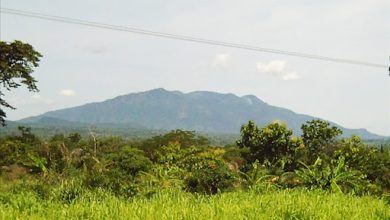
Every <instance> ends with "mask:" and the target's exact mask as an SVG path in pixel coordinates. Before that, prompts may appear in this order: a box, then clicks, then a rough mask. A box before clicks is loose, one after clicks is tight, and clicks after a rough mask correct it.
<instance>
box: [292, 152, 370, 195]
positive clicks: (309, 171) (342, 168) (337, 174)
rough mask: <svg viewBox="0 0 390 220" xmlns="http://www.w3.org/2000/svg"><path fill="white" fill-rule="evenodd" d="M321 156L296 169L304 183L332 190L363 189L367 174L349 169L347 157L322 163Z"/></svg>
mask: <svg viewBox="0 0 390 220" xmlns="http://www.w3.org/2000/svg"><path fill="white" fill-rule="evenodd" d="M321 163H322V161H321V159H320V158H318V159H317V160H316V162H315V163H314V164H313V165H311V166H308V165H305V164H304V163H302V165H303V167H304V168H302V169H300V170H297V171H295V173H296V174H297V176H298V177H299V178H300V179H301V181H302V183H303V184H304V185H306V186H308V187H311V188H313V187H314V188H320V189H327V190H331V191H332V192H337V193H342V192H351V191H352V192H360V191H362V190H363V188H364V185H365V184H367V182H366V181H364V179H365V176H364V175H362V174H361V173H359V172H357V171H354V170H351V169H348V167H347V166H346V165H345V159H344V158H343V157H340V158H339V159H338V160H337V161H332V163H331V164H326V165H322V164H321Z"/></svg>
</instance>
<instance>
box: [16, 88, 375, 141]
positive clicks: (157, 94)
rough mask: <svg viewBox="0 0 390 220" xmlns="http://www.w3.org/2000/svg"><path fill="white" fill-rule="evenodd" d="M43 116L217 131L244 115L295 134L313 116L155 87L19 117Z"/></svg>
mask: <svg viewBox="0 0 390 220" xmlns="http://www.w3.org/2000/svg"><path fill="white" fill-rule="evenodd" d="M44 118H51V119H58V120H66V121H73V122H78V123H89V124H132V125H139V126H144V127H147V128H151V129H177V128H180V129H187V130H196V131H205V132H218V133H238V132H239V129H240V126H241V125H242V124H244V123H246V122H248V120H253V121H255V122H256V123H257V124H259V125H265V124H266V123H269V122H271V121H274V120H280V121H283V122H286V123H287V125H288V127H290V128H292V129H293V130H294V132H295V133H296V134H299V133H300V126H301V124H302V123H304V122H305V121H307V120H311V119H313V118H314V117H312V116H308V115H302V114H297V113H294V112H293V111H291V110H288V109H285V108H280V107H275V106H271V105H269V104H267V103H265V102H263V101H261V100H260V99H258V98H257V97H255V96H253V95H247V96H243V97H238V96H236V95H233V94H220V93H215V92H191V93H182V92H178V91H167V90H164V89H154V90H150V91H146V92H140V93H132V94H128V95H123V96H118V97H116V98H113V99H109V100H106V101H104V102H98V103H90V104H86V105H82V106H78V107H74V108H68V109H62V110H57V111H51V112H47V113H45V114H42V115H39V116H36V117H30V118H26V119H23V120H21V122H38V121H40V120H43V119H44ZM332 124H333V123H332ZM339 127H340V128H342V127H341V126H339ZM342 130H343V132H344V134H345V135H350V134H352V133H354V134H358V135H360V136H362V137H363V138H367V139H375V138H381V137H380V136H378V135H375V134H372V133H370V132H368V131H367V130H365V129H345V128H342Z"/></svg>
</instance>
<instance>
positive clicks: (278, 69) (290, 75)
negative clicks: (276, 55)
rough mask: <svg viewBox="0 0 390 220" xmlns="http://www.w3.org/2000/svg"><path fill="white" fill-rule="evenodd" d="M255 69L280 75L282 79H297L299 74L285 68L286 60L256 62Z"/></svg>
mask: <svg viewBox="0 0 390 220" xmlns="http://www.w3.org/2000/svg"><path fill="white" fill-rule="evenodd" d="M257 70H258V71H259V72H261V73H265V74H269V75H273V76H277V77H280V78H281V79H283V80H297V79H300V78H301V77H300V75H299V74H298V73H297V72H294V71H289V70H288V69H287V68H286V61H283V60H273V61H270V62H269V63H257Z"/></svg>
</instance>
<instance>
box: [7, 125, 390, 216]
mask: <svg viewBox="0 0 390 220" xmlns="http://www.w3.org/2000/svg"><path fill="white" fill-rule="evenodd" d="M340 133H341V131H340V130H339V129H337V128H336V127H332V126H331V125H330V124H329V123H327V122H324V121H319V120H312V121H308V122H307V123H305V124H304V125H302V136H295V135H294V134H293V131H292V130H291V129H289V128H288V127H287V126H286V125H285V124H282V123H279V122H273V123H270V124H268V125H267V126H265V127H262V128H260V127H258V126H257V125H256V124H255V123H254V122H251V121H250V122H248V124H245V125H243V126H242V128H241V137H240V139H239V140H238V141H237V143H236V144H230V145H226V146H211V145H210V141H209V140H208V139H207V138H206V137H203V136H200V135H198V134H196V133H195V132H190V131H183V130H173V131H171V132H169V133H166V134H163V135H157V136H154V137H151V138H148V139H123V138H121V137H111V136H104V137H103V136H100V135H99V134H98V133H97V132H96V131H94V130H89V136H88V137H83V136H82V135H80V134H79V133H70V134H67V135H64V134H56V135H53V136H51V137H50V138H48V139H41V138H40V137H38V136H36V135H35V134H34V133H32V131H31V129H30V128H27V127H19V133H18V134H16V135H7V136H3V137H0V180H1V187H0V218H4V219H16V218H22V219H25V218H59V216H61V217H60V218H64V219H65V218H66V219H68V218H92V219H101V218H107V219H111V218H130V219H172V218H173V219H180V218H183V217H184V216H185V217H189V218H191V219H205V218H219V219H220V218H222V219H223V218H225V219H229V218H249V219H259V218H276V219H278V218H280V219H310V218H316V219H317V218H319V219H329V218H331V219H345V218H352V219H356V218H358V219H388V218H390V213H389V212H390V211H389V210H390V205H389V203H390V199H389V198H390V195H389V192H390V150H389V149H378V148H375V147H370V146H368V145H366V144H365V143H363V142H362V141H361V139H360V138H359V137H358V136H351V137H349V138H339V137H338V135H340Z"/></svg>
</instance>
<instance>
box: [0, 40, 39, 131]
mask: <svg viewBox="0 0 390 220" xmlns="http://www.w3.org/2000/svg"><path fill="white" fill-rule="evenodd" d="M40 57H42V55H41V54H40V53H39V52H37V51H35V50H34V48H33V47H32V46H31V45H29V44H26V43H23V42H21V41H14V42H11V43H7V42H4V41H0V88H1V87H2V88H4V89H6V90H11V89H14V88H18V87H20V86H21V85H22V84H24V85H25V86H27V89H28V90H29V91H33V92H36V91H38V88H37V86H36V82H37V81H36V80H35V78H34V77H32V76H31V73H32V72H33V68H35V67H37V66H38V62H39V58H40ZM2 96H4V93H2V92H1V90H0V124H2V125H5V117H6V114H5V112H4V110H3V109H1V107H5V108H10V109H15V108H14V107H13V106H11V105H10V104H9V103H8V102H6V101H5V100H4V99H3V98H2Z"/></svg>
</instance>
